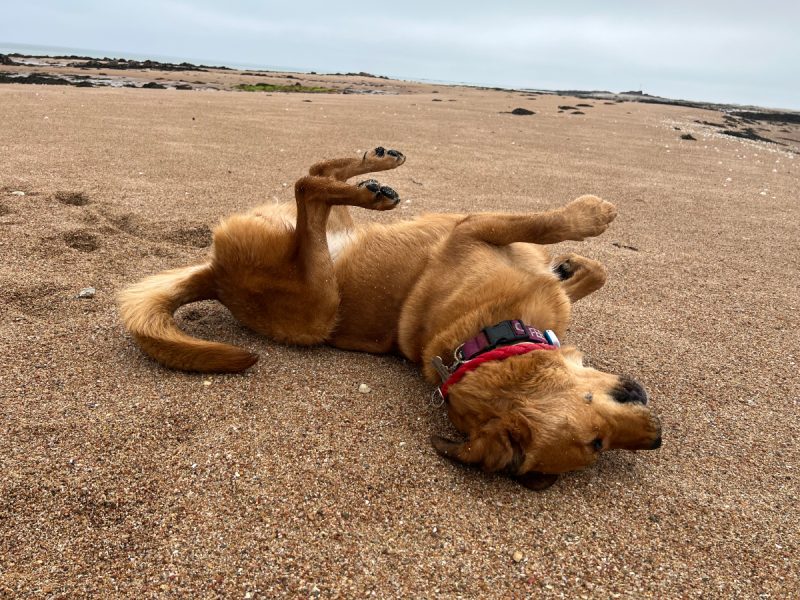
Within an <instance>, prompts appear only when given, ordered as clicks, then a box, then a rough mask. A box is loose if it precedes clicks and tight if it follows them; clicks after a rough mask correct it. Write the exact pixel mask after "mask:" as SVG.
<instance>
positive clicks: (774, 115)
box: [731, 110, 800, 125]
mask: <svg viewBox="0 0 800 600" xmlns="http://www.w3.org/2000/svg"><path fill="white" fill-rule="evenodd" d="M731 114H732V115H734V116H736V117H738V118H740V119H743V120H744V119H747V120H748V121H767V122H769V123H795V124H797V125H800V112H755V111H747V110H737V111H736V112H733V113H731Z"/></svg>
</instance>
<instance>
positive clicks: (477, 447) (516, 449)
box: [431, 417, 531, 476]
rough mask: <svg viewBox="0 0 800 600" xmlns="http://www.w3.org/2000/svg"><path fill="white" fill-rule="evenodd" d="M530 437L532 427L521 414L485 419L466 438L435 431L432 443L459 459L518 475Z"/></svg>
mask: <svg viewBox="0 0 800 600" xmlns="http://www.w3.org/2000/svg"><path fill="white" fill-rule="evenodd" d="M530 439H531V432H530V429H529V427H528V426H527V424H526V423H524V422H522V418H521V417H517V418H513V417H505V418H502V419H501V418H495V419H491V420H490V421H488V422H486V423H485V424H484V425H483V426H482V427H481V428H480V429H479V430H478V431H477V432H475V433H474V434H473V435H471V436H470V439H469V440H467V441H466V442H454V441H452V440H448V439H446V438H443V437H439V436H438V435H434V436H432V437H431V443H432V444H433V447H434V448H435V449H436V451H437V452H438V453H439V454H441V455H442V456H445V457H447V458H450V459H452V460H455V461H457V462H461V463H465V464H470V465H474V464H480V465H481V467H483V469H484V471H490V472H495V471H504V472H505V473H507V474H508V475H511V476H515V475H516V474H517V472H518V471H519V468H520V467H521V466H522V463H523V462H524V460H525V451H524V448H525V447H526V446H527V445H528V443H529V442H530Z"/></svg>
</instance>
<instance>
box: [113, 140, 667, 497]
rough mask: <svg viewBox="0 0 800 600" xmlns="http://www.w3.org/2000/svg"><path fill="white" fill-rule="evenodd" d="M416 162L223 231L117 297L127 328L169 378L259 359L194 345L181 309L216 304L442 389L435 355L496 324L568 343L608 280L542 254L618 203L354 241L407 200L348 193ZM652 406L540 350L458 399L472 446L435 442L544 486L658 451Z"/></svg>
mask: <svg viewBox="0 0 800 600" xmlns="http://www.w3.org/2000/svg"><path fill="white" fill-rule="evenodd" d="M404 161H405V157H404V156H403V155H402V154H400V153H397V152H394V151H389V152H387V151H385V150H384V149H382V148H377V149H376V150H374V151H372V152H370V153H367V154H365V155H364V156H363V157H362V158H359V159H336V160H331V161H325V162H322V163H318V164H316V165H314V166H313V167H311V169H310V175H308V176H306V177H303V178H301V179H300V180H298V182H297V184H296V185H295V198H296V203H295V205H266V206H262V207H259V208H257V209H255V210H253V211H251V212H250V213H248V214H246V215H235V216H232V217H229V218H227V219H225V220H224V221H222V223H221V224H220V225H219V226H218V227H217V228H216V230H215V231H214V245H213V249H212V252H211V256H210V258H209V261H208V262H207V263H206V264H204V265H199V266H195V267H189V268H186V269H176V270H173V271H167V272H165V273H162V274H160V275H156V276H154V277H150V278H147V279H145V280H144V281H142V282H141V283H139V284H137V285H134V286H133V287H131V288H129V289H128V290H126V291H124V292H123V293H122V294H120V307H121V314H122V319H123V321H124V322H125V325H126V327H127V328H128V329H129V330H130V332H131V334H132V335H133V337H134V339H135V340H136V341H137V343H138V344H139V345H140V346H141V348H142V349H143V350H144V351H145V352H147V353H148V354H149V355H150V356H152V357H153V358H155V359H156V360H158V361H159V362H161V363H163V364H165V365H167V366H169V367H172V368H178V369H185V370H196V371H240V370H243V369H246V368H247V367H249V366H250V365H252V364H253V363H254V362H255V360H256V357H255V356H254V355H253V354H251V353H249V352H247V351H245V350H241V349H239V348H235V347H233V346H229V345H225V344H218V343H212V342H207V341H203V340H199V339H195V338H192V337H189V336H187V335H186V334H184V333H183V332H181V331H180V330H179V329H178V328H177V326H176V324H175V321H174V319H173V316H172V315H173V313H174V311H175V310H176V309H177V308H178V307H179V306H181V305H183V304H186V303H189V302H193V301H196V300H202V299H217V300H219V301H220V302H221V303H223V304H224V305H225V306H226V307H227V308H228V309H229V310H230V311H231V313H233V315H234V316H235V317H236V318H237V319H238V320H239V321H241V322H242V323H244V324H245V325H247V326H248V327H250V328H251V329H253V330H255V331H257V332H259V333H262V334H264V335H267V336H270V337H271V338H273V339H275V340H278V341H281V342H285V343H289V344H299V345H312V344H320V343H327V344H330V345H333V346H336V347H338V348H343V349H349V350H361V351H368V352H376V353H385V352H399V353H401V354H402V355H404V356H406V357H407V358H408V359H410V360H412V361H414V362H417V363H420V364H421V366H422V370H423V373H424V375H425V377H426V378H427V379H428V380H429V381H430V382H431V383H438V381H437V376H436V372H435V370H434V369H433V368H432V366H431V359H432V358H433V357H434V356H441V357H443V358H445V359H446V360H447V359H448V358H449V357H452V355H453V351H454V350H455V348H457V347H458V345H459V344H461V343H462V342H463V341H465V340H467V339H469V338H471V337H473V336H474V335H476V334H477V333H478V332H479V331H480V330H481V329H482V328H484V327H487V326H490V325H493V324H494V323H497V322H499V321H503V320H507V319H522V320H523V321H525V322H526V323H528V324H530V325H533V326H535V327H537V328H539V329H552V330H554V331H555V332H556V334H557V335H558V336H559V337H561V336H563V335H564V334H565V332H566V329H567V326H568V323H569V317H570V303H571V302H574V301H576V300H578V299H580V298H582V297H584V296H586V295H587V294H589V293H591V292H593V291H595V290H597V289H599V288H600V287H602V285H603V283H604V282H605V278H606V271H605V268H604V267H603V266H602V265H601V264H600V263H598V262H596V261H593V260H590V259H587V258H584V257H580V256H577V255H574V254H571V255H566V256H562V257H559V258H557V259H556V260H555V261H553V260H552V259H551V258H550V256H549V254H548V253H547V251H546V250H545V248H543V247H542V246H541V244H551V243H556V242H560V241H565V240H582V239H584V238H586V237H590V236H595V235H599V234H601V233H602V232H603V231H604V230H605V229H606V228H607V227H608V225H609V223H610V222H611V221H612V220H613V219H614V217H615V216H616V210H615V208H614V206H613V205H612V204H610V203H608V202H605V201H603V200H600V199H599V198H596V197H594V196H582V197H580V198H578V199H577V200H575V201H573V202H571V203H569V204H567V205H566V206H565V207H563V208H560V209H557V210H553V211H549V212H545V213H536V214H524V215H504V214H493V213H485V214H476V215H427V216H424V217H421V218H418V219H416V220H414V221H407V222H401V223H397V224H393V225H377V224H374V225H368V226H364V227H359V228H355V227H354V226H353V222H352V219H351V218H350V216H349V214H348V212H347V206H359V207H362V208H368V209H373V210H388V209H391V208H393V207H394V206H396V204H397V201H398V199H397V198H396V194H394V192H393V190H390V189H388V188H382V187H380V186H379V184H377V182H374V183H369V185H362V184H359V185H358V186H353V185H349V184H347V183H345V181H346V180H347V179H349V178H350V177H353V176H355V175H360V174H364V173H369V172H372V171H380V170H384V169H391V168H395V167H397V166H399V165H401V164H402V163H403V162H404ZM329 242H330V243H331V244H333V245H335V249H334V252H333V256H332V255H331V251H330V250H329V247H328V244H329ZM536 244H540V245H536ZM334 259H335V260H334ZM554 267H555V270H556V272H557V273H558V274H559V275H557V274H556V273H554ZM562 279H563V280H562ZM642 398H644V392H643V390H641V388H640V387H638V384H635V382H632V381H630V380H626V379H625V380H624V379H621V378H619V377H617V376H615V375H610V374H607V373H602V372H600V371H596V370H594V369H590V368H587V367H584V366H583V364H582V361H581V357H580V353H579V352H577V351H576V350H574V349H571V348H565V349H562V350H560V351H537V352H534V353H531V354H527V355H523V356H517V357H514V358H509V359H507V360H505V361H497V362H491V363H486V364H484V365H481V366H480V367H479V368H478V369H476V370H475V371H473V372H472V373H470V374H468V375H467V376H466V377H465V378H464V379H463V380H462V381H461V382H460V383H458V384H457V385H455V386H453V387H452V388H451V392H450V397H449V403H448V405H447V410H448V414H449V416H450V419H451V421H452V422H453V424H454V425H455V427H456V428H457V429H459V430H460V431H462V432H463V433H465V434H467V436H468V439H467V440H466V441H465V442H452V441H450V440H445V439H443V438H434V439H433V444H434V446H435V447H436V449H437V450H438V451H439V452H440V453H441V454H442V455H444V456H447V457H450V458H453V459H455V460H458V461H461V462H464V463H468V464H478V465H481V466H482V467H483V468H484V469H486V470H488V471H499V470H503V471H506V472H508V473H509V474H510V475H512V476H515V477H517V478H518V479H519V480H520V481H521V482H522V483H524V484H525V485H528V486H529V487H532V488H537V489H540V488H543V487H546V486H547V485H549V484H550V483H552V482H553V481H554V480H555V475H554V474H557V473H561V472H564V471H569V470H572V469H577V468H581V467H584V466H586V465H588V464H591V463H592V462H594V460H595V459H596V458H597V455H598V454H599V449H598V448H597V447H596V446H597V445H598V444H599V443H602V449H603V450H605V449H615V448H627V449H646V448H652V447H657V446H658V445H660V440H661V428H660V424H659V422H658V419H657V418H656V417H655V416H654V415H653V414H652V413H651V412H650V411H649V409H648V408H647V407H646V406H645V405H644V404H642V403H641V402H634V401H631V400H632V399H638V400H641V399H642ZM598 440H601V442H598Z"/></svg>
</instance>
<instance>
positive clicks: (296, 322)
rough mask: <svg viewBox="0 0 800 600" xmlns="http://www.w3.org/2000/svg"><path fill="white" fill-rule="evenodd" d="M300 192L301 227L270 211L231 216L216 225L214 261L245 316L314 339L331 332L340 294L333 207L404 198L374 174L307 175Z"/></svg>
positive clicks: (225, 292)
mask: <svg viewBox="0 0 800 600" xmlns="http://www.w3.org/2000/svg"><path fill="white" fill-rule="evenodd" d="M295 200H296V203H297V221H296V225H295V228H294V229H291V228H284V226H282V224H279V225H276V224H275V223H273V222H270V221H269V219H267V218H263V217H261V218H259V217H255V218H254V217H252V216H239V217H232V218H230V219H228V220H226V221H225V222H224V223H223V224H222V225H220V227H219V228H218V229H217V231H216V232H215V236H214V246H215V248H214V260H213V268H214V272H215V276H216V282H217V297H218V298H219V300H220V301H221V302H222V303H223V304H225V306H227V307H228V309H229V310H230V311H231V312H232V313H233V315H234V316H235V317H236V318H237V319H238V320H240V321H241V322H242V323H244V324H245V325H247V326H248V327H250V328H251V329H253V330H255V331H258V332H259V333H262V334H264V335H267V336H269V337H271V338H273V339H275V340H276V341H280V342H285V343H289V344H299V345H312V344H318V343H321V342H323V341H325V340H326V339H327V338H328V336H329V334H330V332H331V331H332V330H333V327H334V325H335V323H336V314H337V311H338V308H339V301H340V299H339V290H338V286H337V282H336V277H335V273H334V268H333V260H332V259H331V255H330V251H329V250H328V242H327V236H326V225H327V221H328V217H329V215H330V212H331V208H332V207H335V206H345V205H350V206H360V207H363V208H368V209H373V210H388V209H391V208H394V207H395V206H397V204H398V202H399V201H400V199H399V197H398V195H397V193H395V191H394V190H392V189H391V188H389V187H386V186H381V185H380V184H379V183H377V182H376V181H372V180H369V181H366V182H362V183H360V184H358V185H349V184H347V183H343V182H340V181H336V180H334V179H330V178H327V177H313V176H306V177H303V178H301V179H300V180H298V181H297V183H296V184H295Z"/></svg>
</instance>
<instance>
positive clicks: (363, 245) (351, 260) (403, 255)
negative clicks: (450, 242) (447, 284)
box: [328, 215, 458, 353]
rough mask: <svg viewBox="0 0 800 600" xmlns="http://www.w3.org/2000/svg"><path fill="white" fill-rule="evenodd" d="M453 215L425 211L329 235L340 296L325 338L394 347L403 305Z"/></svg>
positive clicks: (374, 348) (375, 348)
mask: <svg viewBox="0 0 800 600" xmlns="http://www.w3.org/2000/svg"><path fill="white" fill-rule="evenodd" d="M457 219H458V216H453V215H430V216H427V217H424V218H422V219H419V220H417V221H410V222H408V221H407V222H403V223H397V224H394V225H372V226H368V227H365V228H364V229H360V230H358V231H357V232H356V233H354V234H352V235H351V236H350V238H349V239H346V238H344V239H343V238H341V237H337V238H335V239H332V238H331V237H329V243H330V241H333V242H335V243H337V244H339V243H342V244H343V245H342V246H341V248H339V249H338V253H337V255H336V256H335V258H334V261H335V262H334V268H335V273H336V281H337V284H338V287H339V295H340V298H341V301H340V305H339V312H338V314H337V325H336V328H335V329H334V331H333V332H332V333H331V336H330V338H329V339H328V343H330V344H332V345H334V346H336V347H339V348H343V349H347V350H361V351H366V352H375V353H382V352H391V351H393V350H394V349H395V348H396V347H397V331H398V321H399V318H400V312H401V310H402V308H403V304H404V303H405V301H406V298H407V297H408V295H409V293H410V292H411V289H412V288H413V287H414V285H415V284H416V282H417V281H418V280H419V278H420V276H421V275H422V273H423V272H424V270H425V267H426V265H427V264H428V261H429V260H430V257H431V256H432V255H433V254H434V253H435V248H436V246H437V244H439V243H441V241H442V240H443V239H445V238H446V237H447V235H448V233H449V232H450V231H451V230H452V228H453V225H454V224H455V222H456V221H457ZM331 256H332V257H333V251H331Z"/></svg>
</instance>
